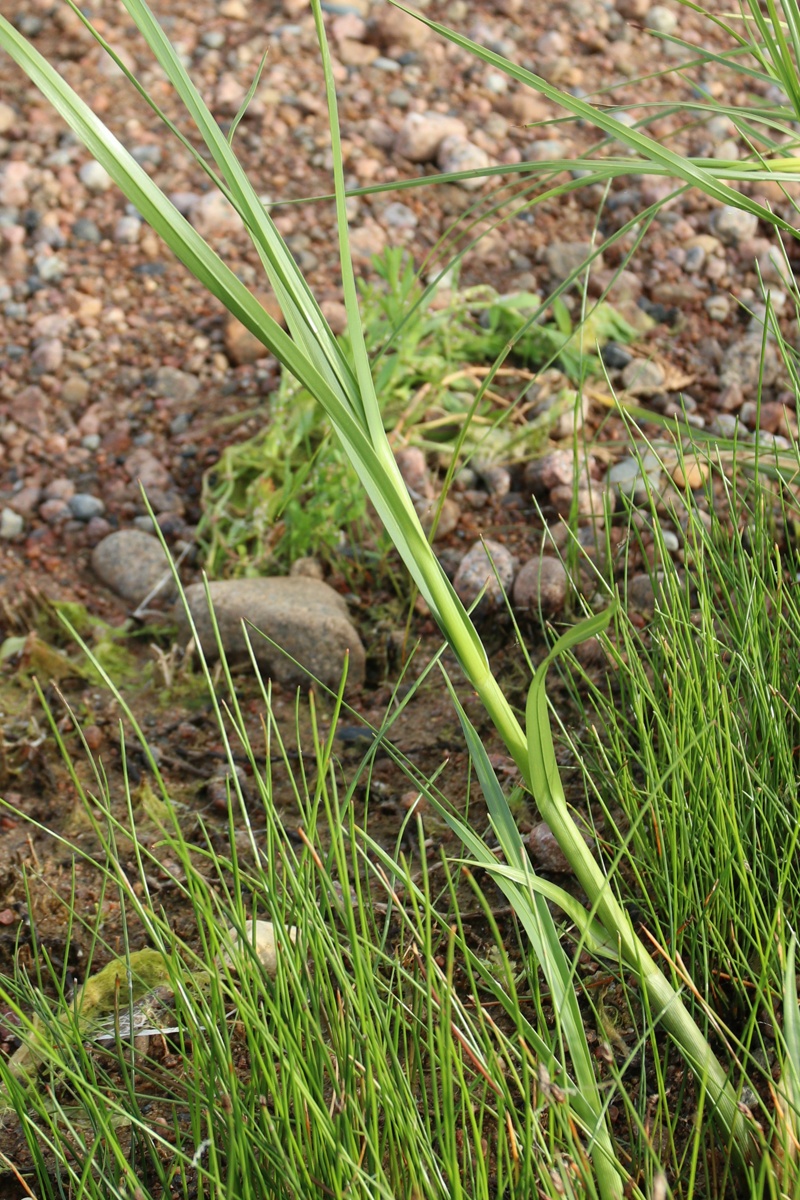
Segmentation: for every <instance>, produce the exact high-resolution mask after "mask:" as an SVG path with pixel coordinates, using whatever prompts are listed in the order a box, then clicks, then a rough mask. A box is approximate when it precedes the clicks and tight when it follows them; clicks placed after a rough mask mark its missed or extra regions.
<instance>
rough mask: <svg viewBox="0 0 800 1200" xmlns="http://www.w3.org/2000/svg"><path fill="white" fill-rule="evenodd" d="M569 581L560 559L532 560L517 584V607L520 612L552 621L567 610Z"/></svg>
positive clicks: (514, 595)
mask: <svg viewBox="0 0 800 1200" xmlns="http://www.w3.org/2000/svg"><path fill="white" fill-rule="evenodd" d="M568 585H569V578H568V576H567V572H566V569H565V567H564V564H563V563H562V562H561V559H559V558H551V557H544V558H532V559H531V560H530V561H529V562H526V563H525V564H524V566H522V567H521V568H520V572H519V575H518V576H517V578H516V580H515V581H514V592H513V599H514V607H515V608H516V609H517V610H518V611H520V612H526V613H528V612H529V613H534V614H538V613H541V615H542V616H543V617H552V616H554V615H555V614H556V613H557V612H560V611H561V609H562V608H563V607H564V603H565V601H566V598H567V588H568Z"/></svg>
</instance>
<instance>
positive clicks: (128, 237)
mask: <svg viewBox="0 0 800 1200" xmlns="http://www.w3.org/2000/svg"><path fill="white" fill-rule="evenodd" d="M141 232H142V222H141V221H140V220H139V218H138V217H120V219H119V220H118V221H117V223H116V225H115V226H114V241H115V242H119V243H120V244H121V245H123V246H134V245H135V244H136V243H137V242H138V240H139V234H140V233H141Z"/></svg>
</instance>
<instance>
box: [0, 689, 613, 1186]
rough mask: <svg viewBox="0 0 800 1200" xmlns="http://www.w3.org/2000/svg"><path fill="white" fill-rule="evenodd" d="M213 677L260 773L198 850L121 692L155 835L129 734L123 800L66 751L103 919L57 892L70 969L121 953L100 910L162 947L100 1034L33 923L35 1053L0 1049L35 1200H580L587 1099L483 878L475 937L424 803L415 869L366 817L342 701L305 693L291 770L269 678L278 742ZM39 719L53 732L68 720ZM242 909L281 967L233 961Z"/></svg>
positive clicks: (132, 978)
mask: <svg viewBox="0 0 800 1200" xmlns="http://www.w3.org/2000/svg"><path fill="white" fill-rule="evenodd" d="M224 679H225V685H226V689H225V692H224V693H223V696H222V698H221V699H217V698H216V696H215V694H214V692H212V693H211V695H212V697H213V702H214V705H215V710H216V714H217V719H218V722H219V734H220V736H221V737H222V739H223V742H224V744H225V745H226V746H227V747H228V748H229V752H230V748H231V747H232V746H234V745H235V746H237V749H238V750H239V751H243V752H244V754H245V756H246V758H247V760H248V763H249V768H250V770H251V771H252V784H251V789H250V791H251V794H250V795H249V797H248V799H247V800H246V799H245V797H244V795H243V794H242V792H241V789H240V781H239V774H238V773H237V772H236V771H235V770H234V766H233V759H232V758H231V760H230V781H229V795H230V802H229V812H228V817H227V821H224V820H223V824H222V825H221V826H220V824H219V822H214V821H211V822H210V823H206V822H204V821H203V820H202V818H201V819H199V820H198V819H197V818H196V817H195V816H194V815H193V817H192V821H191V827H192V836H191V840H188V838H187V835H186V833H185V832H184V829H183V827H182V821H183V820H184V819H185V818H183V817H182V816H181V814H180V811H179V809H178V808H176V806H175V805H174V804H173V803H172V801H171V799H170V796H169V794H168V791H167V789H166V787H165V785H164V782H163V780H162V779H161V777H160V774H159V772H158V768H157V765H156V764H155V762H154V760H153V758H152V755H151V753H150V751H149V748H148V747H147V742H146V740H145V739H144V736H143V734H141V732H140V731H139V729H138V726H137V724H136V721H135V717H134V716H133V714H132V713H131V712H130V710H128V709H127V708H126V705H125V702H124V700H123V699H122V696H121V695H120V693H118V692H117V693H116V694H117V699H118V701H119V702H120V704H121V705H122V707H123V710H125V711H126V716H127V718H128V721H129V722H130V726H131V727H132V728H133V731H134V735H135V736H134V742H135V741H136V740H138V741H139V744H140V745H141V748H142V751H143V752H144V754H145V755H146V757H147V758H148V761H149V766H150V770H151V773H152V779H153V787H154V789H155V792H156V793H157V795H158V799H159V801H160V802H159V803H155V801H154V803H153V804H151V805H150V808H149V812H150V818H151V820H153V821H155V822H156V823H157V825H158V830H159V834H160V836H159V837H158V838H155V839H154V838H152V837H148V838H147V839H144V838H141V839H140V838H138V837H137V826H138V821H137V819H135V817H134V812H135V810H134V806H133V803H132V800H131V795H132V793H131V786H130V783H129V780H128V776H127V770H126V769H125V764H126V762H127V757H128V755H129V754H130V753H131V752H132V750H133V748H134V746H133V744H131V745H129V746H126V742H125V739H124V738H123V741H122V749H123V779H122V794H121V795H120V794H118V789H117V788H116V787H115V785H114V784H113V783H112V782H110V781H109V779H108V778H107V776H106V775H105V773H104V772H103V770H102V768H101V767H100V765H99V764H95V765H94V780H93V784H92V786H91V787H84V786H83V785H82V783H81V776H82V772H81V771H78V770H77V769H76V766H75V764H72V763H69V760H68V759H67V762H68V765H69V768H70V770H71V773H72V777H73V782H74V784H75V786H76V788H77V789H78V791H79V794H80V799H81V803H82V805H83V807H84V810H85V815H86V821H87V823H88V824H89V825H90V826H91V829H92V831H93V835H94V842H95V844H94V846H92V847H91V848H90V849H87V850H86V851H85V854H86V857H87V859H89V860H92V861H94V862H95V863H96V870H97V873H98V895H99V901H98V912H99V915H98V917H97V918H95V917H93V916H91V915H88V916H84V915H82V914H81V912H80V910H79V907H78V906H76V905H75V904H74V903H73V902H71V900H70V898H69V897H67V898H66V899H63V900H62V903H63V904H64V917H65V926H66V928H67V937H66V942H67V945H66V947H65V950H64V961H67V959H68V958H69V943H70V940H71V937H72V936H74V934H75V932H76V931H77V930H78V928H79V927H80V926H84V928H83V929H82V930H81V932H82V933H83V934H85V933H86V932H87V931H88V932H89V934H90V939H91V943H92V946H93V950H92V954H91V961H90V963H89V964H88V968H87V974H89V975H92V973H93V972H95V971H96V969H97V967H98V966H100V965H101V964H102V963H103V962H106V961H107V960H109V958H111V959H113V957H114V955H113V951H112V947H111V945H110V944H109V943H108V940H107V937H106V935H105V934H104V924H103V920H104V914H106V913H107V912H108V911H110V910H111V909H113V908H114V907H115V906H116V905H119V910H120V913H121V921H122V932H123V940H124V942H125V944H132V943H136V944H139V943H140V942H141V940H142V935H144V937H145V939H146V941H147V943H148V944H149V946H150V949H149V950H148V951H145V952H144V953H143V952H141V951H138V952H136V953H133V954H131V953H129V952H126V953H125V954H124V955H123V958H122V960H121V961H120V965H119V969H118V970H117V978H118V994H117V998H116V1001H115V1002H114V1004H113V1006H112V1012H111V1017H110V1018H108V1019H105V1020H104V1022H103V1025H102V1033H101V1034H100V1035H98V1029H97V1028H96V1027H95V1023H93V1022H91V1021H90V1020H89V1018H88V1009H87V1006H86V1002H85V996H86V994H87V993H86V989H84V990H83V991H78V992H76V993H75V995H74V996H73V997H72V998H70V995H69V993H68V989H67V985H66V978H65V975H64V971H63V969H62V968H60V967H58V966H57V965H56V964H55V963H53V962H52V961H51V959H50V958H49V956H48V953H47V950H46V948H45V946H43V945H40V944H39V942H38V940H37V937H36V930H35V928H34V930H33V947H34V957H35V971H34V973H33V974H29V973H27V972H26V971H25V970H23V969H22V968H21V967H19V968H18V969H17V971H16V972H15V974H14V975H13V976H11V977H9V978H5V979H3V980H2V981H0V995H1V996H2V1002H3V1003H4V1004H5V1005H6V1006H8V1007H9V1008H10V1009H11V1010H12V1011H13V1012H14V1013H16V1014H17V1016H18V1019H19V1021H20V1026H19V1032H20V1037H21V1039H22V1042H23V1047H24V1048H25V1050H24V1052H22V1053H20V1052H18V1054H17V1055H15V1056H14V1059H12V1060H11V1062H6V1061H2V1062H0V1086H1V1087H2V1093H1V1095H0V1138H2V1139H4V1141H3V1142H2V1143H0V1144H5V1145H8V1144H9V1140H10V1139H14V1141H15V1144H16V1145H18V1146H19V1147H27V1149H26V1150H25V1153H24V1154H23V1153H20V1155H19V1156H18V1159H17V1162H16V1163H15V1164H14V1169H15V1171H16V1173H17V1175H18V1177H20V1178H22V1179H23V1180H25V1181H27V1183H26V1186H29V1187H33V1188H35V1189H36V1194H37V1195H41V1196H42V1197H47V1200H51V1198H52V1200H55V1197H56V1196H61V1197H63V1196H64V1195H70V1196H76V1197H77V1196H81V1197H86V1198H88V1200H109V1198H111V1197H113V1198H115V1200H116V1198H119V1200H129V1198H130V1196H131V1195H135V1196H137V1197H138V1198H140V1200H141V1198H144V1200H165V1197H167V1196H170V1197H185V1198H186V1200H189V1198H191V1200H195V1198H196V1197H198V1196H203V1197H209V1198H211V1197H213V1198H215V1200H222V1198H223V1197H226V1198H227V1200H230V1198H231V1197H245V1196H258V1197H264V1198H265V1200H269V1198H271V1197H274V1198H275V1200H278V1198H279V1197H280V1198H281V1200H285V1198H287V1197H296V1198H297V1200H300V1198H302V1200H309V1198H314V1197H319V1200H323V1197H327V1196H330V1195H331V1194H333V1195H337V1196H339V1195H348V1196H349V1195H352V1196H362V1197H364V1200H367V1198H370V1200H372V1198H373V1197H386V1200H389V1198H390V1197H391V1198H394V1200H396V1198H402V1200H422V1198H425V1200H427V1198H430V1200H434V1198H436V1200H440V1198H441V1200H444V1198H445V1197H450V1196H462V1197H467V1196H470V1197H471V1196H487V1197H488V1196H490V1195H504V1194H508V1195H511V1196H519V1197H522V1196H528V1195H531V1194H533V1193H534V1192H536V1193H537V1194H541V1195H546V1196H553V1197H556V1196H559V1195H563V1194H564V1190H565V1189H566V1190H567V1191H568V1192H569V1191H572V1190H576V1191H577V1192H578V1193H582V1192H583V1191H584V1190H586V1192H587V1194H591V1192H592V1190H593V1185H592V1179H591V1168H590V1166H589V1161H588V1159H587V1157H586V1152H585V1137H584V1136H583V1135H581V1134H580V1133H579V1132H578V1126H576V1115H575V1113H574V1112H573V1108H572V1105H573V1101H574V1102H575V1103H576V1104H577V1103H578V1101H579V1099H580V1098H579V1096H578V1095H577V1094H576V1095H575V1096H571V1095H570V1093H569V1092H568V1091H567V1092H565V1091H564V1090H563V1089H562V1088H561V1087H560V1086H557V1084H556V1082H555V1079H554V1077H553V1074H552V1063H553V1061H554V1060H557V1058H558V1057H559V1055H560V1047H559V1043H558V1038H557V1036H554V1032H553V1029H552V1028H551V1025H552V1021H553V1013H552V1010H551V1009H550V1007H549V1005H548V1002H547V999H546V997H542V996H541V995H540V994H539V992H538V985H535V986H534V988H533V990H531V981H532V980H533V981H535V979H536V973H537V968H536V966H535V964H533V963H530V962H529V963H528V964H527V965H526V966H525V967H524V969H522V970H520V965H521V963H522V962H523V959H522V958H521V955H520V948H519V945H518V943H517V941H516V939H514V940H513V942H512V943H511V944H506V942H504V940H503V938H502V937H501V935H500V931H499V929H498V926H497V923H496V921H495V918H494V916H493V906H492V902H491V895H490V896H489V897H488V898H487V897H486V896H485V895H484V894H483V893H482V891H481V889H480V888H478V887H477V885H476V884H474V882H473V892H474V896H475V898H476V900H477V903H478V911H479V912H480V913H482V914H483V918H484V923H485V926H486V929H487V933H486V935H485V936H484V937H483V938H482V939H481V941H480V942H477V941H476V939H475V937H474V935H473V934H472V933H471V932H470V927H469V925H468V923H467V922H466V920H465V919H464V915H463V907H464V893H463V888H462V886H461V884H460V882H459V879H458V873H457V872H456V871H455V870H454V868H453V866H452V865H449V864H448V863H447V862H446V861H445V860H444V859H443V858H439V857H438V856H436V855H434V856H433V857H431V856H430V852H429V849H428V848H427V847H426V845H425V832H424V829H423V826H422V824H421V823H418V822H417V820H416V818H409V825H410V828H409V830H408V832H409V833H410V835H411V836H410V842H411V844H412V846H413V847H414V849H413V851H412V857H411V858H410V859H408V860H406V859H405V858H404V857H403V856H400V855H392V854H390V853H389V852H388V851H387V849H386V848H384V847H381V846H379V845H378V844H377V843H375V842H374V841H373V840H372V839H371V838H370V836H369V834H368V832H366V831H365V830H364V829H362V828H360V827H359V823H358V819H357V810H356V807H355V801H354V797H355V795H356V792H357V790H358V792H359V794H360V790H361V788H362V787H363V783H364V778H365V777H368V771H359V772H357V774H356V778H355V779H353V780H350V781H347V780H345V779H344V778H343V776H342V772H341V769H340V768H339V766H338V764H337V762H336V759H335V756H334V753H333V745H334V742H333V730H335V728H336V723H337V718H338V713H339V707H340V701H337V702H335V703H334V704H333V705H332V706H331V708H330V709H329V710H328V711H326V712H325V713H324V715H322V714H319V713H318V712H317V709H316V706H315V705H314V703H313V697H312V701H311V708H310V718H311V730H312V733H311V739H310V740H311V744H310V745H308V746H306V747H301V756H300V759H299V761H298V760H297V759H296V758H294V757H291V756H290V755H289V754H288V753H287V751H286V749H285V747H284V744H283V740H282V737H281V731H280V729H279V727H278V725H277V722H276V718H275V715H274V712H273V707H272V701H271V693H270V690H269V688H268V687H267V686H265V685H264V684H263V683H260V684H259V688H260V699H261V703H262V704H263V710H264V745H261V746H255V745H253V744H252V743H251V741H250V740H249V739H248V735H247V728H246V724H245V720H244V718H243V716H242V713H241V712H240V710H239V707H238V699H237V693H236V692H235V691H234V690H233V681H232V679H231V677H230V675H229V674H228V673H227V671H225V672H224ZM209 686H211V682H210V679H209ZM218 693H219V689H217V694H218ZM300 703H301V701H300V700H299V699H298V705H299V704H300ZM323 721H324V725H325V726H326V727H329V728H330V731H331V732H330V734H326V733H325V731H324V729H323V728H322V725H323ZM298 724H299V714H298ZM51 727H52V732H53V736H54V737H56V738H58V739H59V741H60V734H59V731H58V724H57V721H56V720H55V718H54V717H53V718H52V720H51ZM63 750H64V747H63V744H62V751H63ZM303 751H304V752H303ZM368 766H369V763H366V764H365V768H368ZM398 766H399V767H400V768H401V769H405V770H407V772H408V774H409V777H410V778H411V780H412V782H414V783H415V784H417V785H418V786H419V787H420V789H421V791H423V792H424V791H426V790H431V789H433V784H431V783H427V784H426V782H425V781H424V780H423V779H419V778H418V777H417V776H416V773H415V772H414V769H413V767H412V766H411V765H410V764H403V763H402V762H401V761H399V762H398ZM276 771H279V772H284V771H285V772H286V773H287V774H288V775H289V777H290V778H291V779H292V780H293V783H294V795H295V802H296V805H297V813H296V814H295V816H294V819H293V824H294V821H295V820H296V819H297V817H299V821H300V825H301V829H302V837H301V839H300V842H299V843H298V842H295V843H294V844H293V842H292V840H291V839H290V838H289V836H288V835H287V831H286V829H285V828H284V826H283V824H282V821H281V818H280V815H279V813H278V811H277V808H276V805H275V803H274V800H273V782H272V780H273V773H274V772H276ZM253 792H254V793H255V795H253V794H252V793H253ZM125 795H127V796H128V804H127V815H126V811H125V808H126V806H125V803H124V797H125ZM121 801H122V803H121ZM405 833H406V831H405V830H403V829H401V830H400V831H399V833H398V845H399V844H400V841H401V839H403V838H404V835H405ZM406 841H408V839H406ZM123 846H124V847H127V849H125V850H123V849H122V847H123ZM70 848H71V849H72V850H73V852H78V853H80V851H76V848H75V847H74V846H73V847H70ZM131 848H132V849H131ZM131 856H132V860H131ZM154 877H159V878H161V879H164V878H166V880H167V883H168V886H169V887H170V889H171V890H172V889H174V890H175V891H176V892H177V893H178V895H179V896H180V898H181V903H182V906H183V908H184V910H185V911H186V912H191V913H192V914H193V921H194V923H195V931H194V932H192V933H189V934H186V933H185V932H184V935H183V936H178V934H177V933H176V932H175V929H174V928H172V927H171V924H170V921H169V919H168V916H167V912H166V910H165V908H164V906H163V902H162V900H161V895H160V891H159V890H154V886H153V879H154ZM434 879H435V883H434ZM55 899H56V895H55V893H54V900H55ZM251 917H252V918H265V917H266V918H269V919H270V920H271V921H272V922H273V923H274V925H275V928H276V931H277V938H278V942H279V952H278V956H277V973H276V975H275V977H274V978H271V977H270V976H269V974H268V973H267V972H266V971H265V970H264V969H263V968H262V967H261V965H260V963H259V962H258V959H257V957H256V954H255V953H254V952H250V953H247V952H245V953H244V954H243V955H242V956H241V958H240V959H239V963H238V971H232V970H231V969H230V967H228V966H226V965H225V964H224V962H223V957H224V956H223V955H222V954H221V953H220V951H221V947H223V946H224V943H225V939H226V935H227V930H228V929H229V928H231V927H232V928H234V929H235V930H236V931H237V932H238V933H239V935H240V936H241V937H244V936H245V934H244V927H245V921H246V920H247V919H249V918H251ZM181 927H182V928H183V929H184V930H185V929H186V923H185V921H182V922H181ZM291 927H293V928H295V929H296V930H297V934H296V941H295V940H293V939H292V938H291V937H289V936H288V933H287V931H288V930H289V929H290V928H291ZM105 928H107V926H106V927H105ZM145 960H146V961H145ZM531 971H532V972H533V973H532V974H531ZM106 974H107V972H106ZM94 977H96V976H93V978H94ZM95 990H97V989H95ZM129 1013H130V1017H129ZM557 1027H558V1025H557V1022H556V1029H557ZM578 1112H580V1107H579V1109H578ZM577 1119H578V1120H579V1121H581V1122H582V1120H583V1118H582V1117H580V1116H578V1118H577Z"/></svg>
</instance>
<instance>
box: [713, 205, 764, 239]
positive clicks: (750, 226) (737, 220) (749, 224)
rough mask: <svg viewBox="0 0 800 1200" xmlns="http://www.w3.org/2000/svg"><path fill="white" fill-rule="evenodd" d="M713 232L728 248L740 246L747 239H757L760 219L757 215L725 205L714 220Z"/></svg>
mask: <svg viewBox="0 0 800 1200" xmlns="http://www.w3.org/2000/svg"><path fill="white" fill-rule="evenodd" d="M712 224H713V231H714V233H715V234H716V235H717V237H718V238H719V240H720V241H721V242H724V243H725V245H726V246H738V244H739V242H742V241H744V240H745V238H752V237H755V235H756V231H757V229H758V217H757V216H756V215H755V213H751V212H746V211H745V210H744V209H742V208H736V207H735V206H734V205H733V204H725V205H723V206H722V208H718V209H717V210H716V212H715V213H714V215H713V218H712Z"/></svg>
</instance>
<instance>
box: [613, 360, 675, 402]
mask: <svg viewBox="0 0 800 1200" xmlns="http://www.w3.org/2000/svg"><path fill="white" fill-rule="evenodd" d="M664 380H665V375H664V368H663V367H662V366H661V364H660V363H657V362H655V361H654V360H653V359H647V358H635V359H633V361H632V362H629V363H628V365H627V367H625V368H624V369H623V372H622V386H623V387H624V388H625V389H626V391H628V392H630V393H631V395H632V396H649V395H653V393H655V392H660V391H661V390H662V389H663V387H664Z"/></svg>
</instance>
